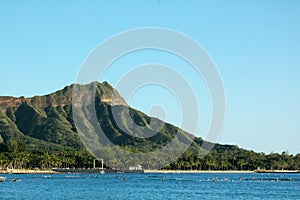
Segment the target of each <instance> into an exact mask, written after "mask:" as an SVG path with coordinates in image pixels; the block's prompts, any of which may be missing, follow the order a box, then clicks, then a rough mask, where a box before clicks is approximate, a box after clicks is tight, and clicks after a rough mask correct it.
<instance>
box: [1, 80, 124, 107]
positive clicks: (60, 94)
mask: <svg viewBox="0 0 300 200" xmlns="http://www.w3.org/2000/svg"><path fill="white" fill-rule="evenodd" d="M74 87H80V88H87V87H90V88H91V87H94V89H95V93H96V94H95V96H98V97H100V100H101V101H102V102H105V103H107V104H110V105H125V106H127V104H126V102H125V100H124V99H123V98H122V97H121V95H120V94H119V93H118V92H117V91H116V90H115V89H114V88H113V87H112V86H111V85H109V83H107V82H103V83H99V82H93V83H90V84H87V85H78V84H76V85H75V84H72V85H70V86H66V87H65V88H64V89H62V90H59V91H57V92H54V93H52V94H49V95H45V96H34V97H31V98H25V97H23V96H21V97H11V96H0V110H2V111H3V112H6V110H7V108H8V107H18V106H20V105H22V104H23V103H27V104H28V105H32V106H35V107H38V108H42V109H44V108H47V107H49V106H51V107H57V106H66V105H71V104H72V95H73V89H74Z"/></svg>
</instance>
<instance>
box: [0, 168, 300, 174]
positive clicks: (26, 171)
mask: <svg viewBox="0 0 300 200" xmlns="http://www.w3.org/2000/svg"><path fill="white" fill-rule="evenodd" d="M103 171H105V172H106V173H120V172H123V173H145V174H150V173H153V174H208V173H211V174H213V173H214V174H253V173H300V171H299V170H253V171H249V170H224V171H222V170H149V169H147V170H139V171H134V170H133V171H131V170H128V171H111V170H105V169H104V170H103ZM99 172H100V171H99V169H95V170H82V169H72V170H61V171H60V170H31V169H9V170H0V174H66V173H79V174H86V173H87V174H89V173H99Z"/></svg>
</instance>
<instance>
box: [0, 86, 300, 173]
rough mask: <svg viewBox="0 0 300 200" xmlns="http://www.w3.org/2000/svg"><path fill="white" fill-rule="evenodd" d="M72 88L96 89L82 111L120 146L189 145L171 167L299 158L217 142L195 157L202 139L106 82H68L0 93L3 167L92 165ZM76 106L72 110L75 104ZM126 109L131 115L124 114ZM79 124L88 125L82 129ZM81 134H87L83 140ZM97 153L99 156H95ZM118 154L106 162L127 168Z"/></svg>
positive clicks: (243, 165) (247, 165)
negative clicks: (31, 91)
mask: <svg viewBox="0 0 300 200" xmlns="http://www.w3.org/2000/svg"><path fill="white" fill-rule="evenodd" d="M76 88H80V89H82V88H83V89H84V90H86V91H90V90H91V89H94V90H95V102H94V104H91V105H90V104H88V105H87V106H86V107H85V108H83V109H82V108H81V109H80V110H85V109H87V110H88V111H89V109H94V110H95V112H96V118H97V119H96V121H97V123H99V124H100V126H101V128H102V130H103V132H104V133H105V136H106V137H107V138H108V139H109V141H111V142H112V143H113V144H114V145H116V146H117V147H120V148H121V149H124V150H126V151H128V152H135V153H144V154H145V153H150V152H153V151H157V150H159V149H161V148H162V147H164V146H166V145H168V144H169V143H171V142H172V141H173V140H174V138H176V137H177V138H176V140H177V141H178V144H180V145H179V146H178V148H177V150H178V152H180V150H181V149H180V148H181V147H182V148H183V147H184V146H187V147H188V148H187V149H185V150H186V151H185V153H184V154H183V155H182V156H181V157H180V158H179V159H177V160H176V161H175V162H173V163H172V164H171V165H168V167H169V168H181V169H182V168H197V169H200V168H201V169H255V168H257V167H258V166H259V167H261V168H270V167H271V165H272V167H273V166H275V165H277V168H280V167H282V166H283V165H284V164H282V163H281V164H278V163H280V162H281V160H283V159H287V160H288V161H289V159H292V160H294V159H298V157H295V158H294V157H292V158H290V157H288V156H289V155H286V153H285V154H284V155H279V154H278V155H277V154H274V155H270V156H273V157H276V159H277V161H276V162H275V164H274V163H273V164H272V163H271V162H272V160H270V159H271V158H272V157H267V156H266V155H264V154H263V153H255V152H253V151H247V150H244V149H241V148H238V147H237V146H233V145H220V144H216V145H215V147H214V149H213V151H212V152H211V153H210V154H208V155H207V156H205V157H203V158H201V157H199V156H198V154H199V151H200V149H201V147H200V146H201V145H202V144H203V142H204V141H203V140H202V139H201V138H197V137H195V138H193V136H192V135H190V134H188V133H186V132H185V131H183V130H181V129H180V128H178V127H175V126H173V125H171V124H168V123H165V122H162V121H160V120H159V119H156V118H152V117H149V116H147V115H146V114H144V113H142V112H140V111H138V110H136V109H133V108H130V107H129V106H128V104H127V103H126V102H125V101H124V99H123V98H122V97H121V95H120V94H119V93H118V92H117V91H116V90H115V89H114V88H113V87H112V86H111V85H109V83H107V82H103V83H99V82H93V83H90V84H87V85H78V84H72V85H70V86H66V87H65V88H63V89H62V90H59V91H57V92H54V93H52V94H49V95H44V96H34V97H32V98H25V97H19V98H15V97H9V96H2V97H0V161H1V163H2V165H5V166H9V165H14V167H16V166H19V167H24V165H25V166H27V167H36V166H39V167H50V166H58V167H63V166H74V167H83V166H91V165H92V157H93V155H91V152H92V153H94V155H95V154H97V150H95V149H93V148H94V146H91V147H90V146H89V144H91V143H95V144H96V145H98V144H99V141H97V140H98V137H97V135H94V136H93V133H94V132H95V127H94V126H93V125H91V124H89V122H85V121H83V120H81V121H82V124H79V125H80V126H78V124H76V122H75V120H74V115H73V114H74V110H73V107H72V103H74V102H73V101H74V99H73V92H74V89H76ZM112 96H113V97H114V98H112ZM76 97H78V98H76V99H77V100H78V99H84V97H85V96H84V93H83V95H82V96H80V95H79V96H76ZM74 105H75V109H76V102H75V103H74ZM128 111H129V115H130V119H129V118H128V116H126V115H127V114H128ZM81 114H84V113H80V115H81ZM75 124H76V125H77V126H75ZM136 125H138V126H136ZM81 126H85V127H88V128H85V129H84V131H81ZM76 127H77V128H79V129H77V128H76ZM141 127H142V128H141ZM128 133H130V134H128ZM145 133H147V134H149V137H146V138H144V137H141V136H142V135H144V134H145ZM153 133H155V134H153ZM82 134H86V135H87V136H86V137H84V138H82ZM82 141H83V142H85V143H84V144H85V145H84V144H83V142H82ZM86 141H88V142H86ZM175 145H176V144H175ZM86 146H88V147H89V151H86ZM176 147H177V146H176ZM112 150H114V149H110V151H106V152H101V153H99V154H100V155H103V156H106V155H108V154H112V153H113V152H111V151H112ZM163 153H164V154H163V155H164V158H165V159H166V160H167V158H169V159H170V158H171V157H172V155H171V154H172V153H173V152H168V151H165V152H163ZM182 153H183V152H182ZM149 155H151V156H150V157H151V159H152V158H153V159H154V160H153V163H150V165H153V166H154V167H155V165H156V164H157V163H160V164H161V165H162V166H165V165H164V164H163V160H158V159H157V158H155V157H156V155H154V154H149ZM139 156H140V155H139ZM96 157H99V156H98V155H96ZM119 157H122V159H124V160H123V161H122V162H121V163H120V162H117V161H115V160H113V159H110V158H107V160H109V159H110V160H109V162H110V163H109V164H110V166H117V167H119V166H120V165H123V164H124V163H127V164H126V166H125V167H128V166H129V165H131V164H132V162H133V161H130V162H129V160H128V156H127V155H126V156H124V155H123V156H119ZM123 157H124V158H123ZM155 159H156V160H155ZM268 159H269V160H268ZM134 160H135V161H136V162H137V163H141V162H142V158H141V157H137V158H134ZM266 160H267V162H266ZM288 161H286V162H288ZM147 162H148V160H147ZM286 162H285V163H286ZM3 163H4V164H3ZM270 163H271V164H270ZM283 163H284V162H283ZM294 163H297V161H296V162H294ZM299 163H300V162H299ZM142 164H143V166H144V167H151V166H149V163H147V166H145V165H146V163H145V162H142ZM2 167H4V166H2ZM123 167H124V166H123ZM156 167H158V166H156ZM275 168H276V167H275ZM285 168H289V169H292V168H297V164H294V165H289V166H285Z"/></svg>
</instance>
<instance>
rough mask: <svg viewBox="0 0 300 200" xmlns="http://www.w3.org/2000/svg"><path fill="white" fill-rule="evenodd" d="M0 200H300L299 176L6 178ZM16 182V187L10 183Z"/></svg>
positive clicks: (227, 174) (211, 174) (132, 175)
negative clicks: (13, 180) (14, 180)
mask: <svg viewBox="0 0 300 200" xmlns="http://www.w3.org/2000/svg"><path fill="white" fill-rule="evenodd" d="M2 176H6V177H7V179H6V181H5V182H3V183H0V199H9V200H11V199H24V200H25V199H26V200H27V199H39V200H41V199H45V200H48V199H49V200H50V199H51V200H52V199H72V200H73V199H124V200H125V199H149V200H150V199H151V200H153V199H154V200H155V199H231V200H233V199H238V200H240V199H272V200H274V199H281V200H285V199H286V200H292V199H297V200H299V199H300V174H273V173H270V174H267V173H262V174H258V173H249V174H244V173H243V174H242V173H241V174H239V173H200V174H51V175H50V174H49V175H41V174H18V175H16V174H4V175H2ZM12 179H16V180H17V182H11V181H12Z"/></svg>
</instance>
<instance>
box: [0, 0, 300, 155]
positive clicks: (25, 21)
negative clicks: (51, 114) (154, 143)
mask: <svg viewBox="0 0 300 200" xmlns="http://www.w3.org/2000/svg"><path fill="white" fill-rule="evenodd" d="M141 27H162V28H169V29H174V30H176V31H179V32H182V33H184V34H186V35H188V36H190V37H191V38H193V39H194V40H196V41H197V42H198V43H199V44H200V45H202V46H203V47H204V48H205V49H206V51H207V52H208V54H209V55H210V56H211V58H212V59H213V60H214V62H215V63H216V65H217V67H218V70H219V71H220V74H221V76H222V78H223V81H224V86H225V89H226V96H227V114H226V122H225V125H224V129H223V132H222V135H221V137H220V139H219V141H218V142H220V143H229V144H237V145H239V146H241V147H243V148H247V149H253V150H255V151H263V152H266V153H269V152H271V151H275V152H282V151H284V150H288V151H289V152H290V153H297V152H300V92H299V91H300V1H296V0H295V1H291V0H286V1H275V0H272V1H268V0H265V1H250V0H249V1H238V0H236V1H183V0H182V1H171V0H169V1H167V0H155V1H151V0H149V1H132V0H130V1H129V0H128V1H71V0H69V1H68V0H67V1H30V0H28V1H13V0H2V1H0V36H1V37H0V72H1V79H0V95H12V96H21V95H24V96H33V95H42V94H47V93H50V92H54V91H56V90H58V89H61V88H63V87H64V86H65V85H68V84H71V83H73V82H75V80H76V76H77V73H78V71H79V68H80V65H81V63H82V62H83V61H84V59H85V58H86V57H87V55H88V54H89V53H90V52H91V50H93V49H94V48H95V47H96V46H97V45H98V44H99V43H101V42H103V41H104V40H105V39H107V38H108V37H110V36H112V35H115V34H117V33H119V32H121V31H125V30H128V29H133V28H141ZM149 55H151V56H149ZM148 62H157V63H165V64H168V65H170V66H172V67H174V69H176V70H178V71H179V72H180V73H182V74H183V75H184V76H185V77H187V78H188V79H190V80H189V81H190V82H191V83H196V84H197V81H199V80H198V79H197V78H195V77H193V75H192V73H189V70H188V69H186V68H188V67H190V66H188V65H187V64H186V63H184V62H182V61H181V60H180V59H179V58H176V57H175V56H172V55H169V54H165V53H163V52H157V51H156V52H150V53H149V52H143V53H137V54H135V55H128V57H126V58H122V59H120V60H119V61H117V62H115V63H114V64H113V66H112V68H111V72H110V73H109V72H108V73H107V75H106V76H105V78H104V79H105V80H108V81H109V82H110V83H111V84H112V85H114V84H116V82H117V80H118V78H119V77H120V76H121V75H122V73H126V70H128V69H130V67H132V66H136V65H137V64H143V63H148ZM182 66H185V67H184V68H183V67H182ZM182 69H184V70H182ZM151 87H152V88H151ZM203 88H205V87H203ZM160 90H161V88H155V87H154V86H149V87H148V88H147V87H145V88H142V89H141V91H140V92H137V93H136V95H135V96H134V97H133V99H132V100H131V101H130V104H131V105H132V106H133V107H136V108H138V109H141V110H143V111H145V112H147V113H149V110H148V107H147V106H149V105H150V104H155V103H157V104H162V105H165V104H166V105H168V106H169V107H167V106H166V107H167V108H166V110H167V111H168V109H169V110H172V114H171V115H168V113H167V114H166V120H167V121H170V122H173V123H175V124H178V120H179V118H178V116H177V115H178V112H177V111H178V109H176V108H175V107H176V101H175V100H174V99H173V100H174V102H175V103H174V102H171V103H170V101H173V100H170V99H172V98H168V97H170V95H171V94H168V93H167V92H165V91H163V90H161V91H160ZM154 91H156V92H157V93H156V94H160V97H163V98H153V96H154V95H153V92H154ZM205 93H207V91H206V92H205V91H204V92H202V91H198V96H197V97H198V98H199V99H201V105H200V108H201V109H202V111H201V112H202V113H201V120H202V121H203V123H202V124H203V127H202V128H201V131H200V133H199V135H200V136H203V135H204V132H205V127H207V126H208V125H207V124H208V122H209V117H210V114H209V98H208V96H207V94H205ZM147 95H148V96H147ZM163 95H165V96H163ZM145 97H147V98H145ZM145 99H147V100H145ZM167 100H169V102H168V101H167ZM173 104H174V106H173Z"/></svg>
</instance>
